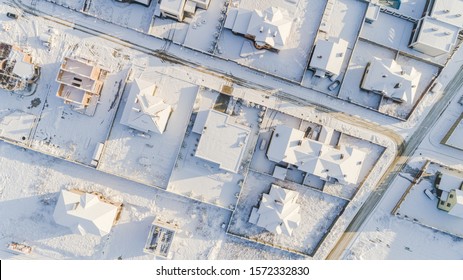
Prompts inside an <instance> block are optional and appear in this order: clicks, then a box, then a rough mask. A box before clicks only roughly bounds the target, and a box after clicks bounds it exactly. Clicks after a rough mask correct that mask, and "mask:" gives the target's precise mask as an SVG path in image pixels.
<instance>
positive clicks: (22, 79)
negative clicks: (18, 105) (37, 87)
mask: <svg viewBox="0 0 463 280" xmlns="http://www.w3.org/2000/svg"><path fill="white" fill-rule="evenodd" d="M39 77H40V67H39V66H37V65H36V64H34V63H33V62H32V56H31V55H30V54H27V53H24V52H23V51H22V50H21V49H20V48H18V47H16V46H12V45H9V44H5V43H0V89H5V90H8V91H21V90H26V89H27V88H28V86H30V85H32V84H33V83H35V82H36V81H37V80H38V79H39Z"/></svg>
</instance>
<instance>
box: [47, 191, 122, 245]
mask: <svg viewBox="0 0 463 280" xmlns="http://www.w3.org/2000/svg"><path fill="white" fill-rule="evenodd" d="M117 214H118V207H117V206H115V205H112V204H109V203H106V202H103V201H102V200H100V198H99V197H98V196H96V195H94V194H89V193H79V192H75V191H67V190H62V191H61V193H60V196H59V198H58V202H57V203H56V207H55V211H54V213H53V218H54V220H55V222H56V223H57V224H59V225H62V226H66V227H68V228H70V229H71V230H72V231H73V232H74V233H78V234H81V235H85V234H87V233H90V234H95V235H99V236H104V235H106V234H108V233H109V232H110V231H111V228H112V226H113V224H114V222H115V220H116V217H117Z"/></svg>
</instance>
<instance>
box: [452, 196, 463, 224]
mask: <svg viewBox="0 0 463 280" xmlns="http://www.w3.org/2000/svg"><path fill="white" fill-rule="evenodd" d="M455 196H456V202H455V204H454V205H453V206H452V209H450V211H449V214H450V215H453V216H456V217H459V218H463V191H462V190H455Z"/></svg>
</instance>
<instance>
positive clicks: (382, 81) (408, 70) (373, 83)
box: [360, 58, 421, 104]
mask: <svg viewBox="0 0 463 280" xmlns="http://www.w3.org/2000/svg"><path fill="white" fill-rule="evenodd" d="M420 79H421V73H420V72H418V71H417V70H416V69H415V68H414V67H411V66H404V65H400V64H398V63H397V62H396V61H395V60H393V59H388V58H383V59H379V58H374V59H373V60H372V61H371V62H370V63H368V65H367V67H366V68H365V73H364V76H363V79H362V82H361V84H360V87H361V88H362V89H364V90H367V91H371V92H374V93H378V94H381V95H384V96H385V97H387V98H390V99H393V100H395V101H397V102H405V103H409V104H413V101H414V100H415V96H416V91H417V88H418V84H419V82H420Z"/></svg>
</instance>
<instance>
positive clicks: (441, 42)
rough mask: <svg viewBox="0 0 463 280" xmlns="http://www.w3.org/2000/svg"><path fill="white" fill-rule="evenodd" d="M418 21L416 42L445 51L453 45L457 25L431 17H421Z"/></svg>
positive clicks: (455, 38)
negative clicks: (419, 24) (418, 29)
mask: <svg viewBox="0 0 463 280" xmlns="http://www.w3.org/2000/svg"><path fill="white" fill-rule="evenodd" d="M420 23H421V27H420V31H419V34H418V38H417V39H416V42H419V43H421V44H425V45H428V46H431V47H433V48H435V49H439V50H443V51H445V52H449V51H450V50H451V49H452V46H453V45H455V43H456V41H457V38H458V32H459V29H458V27H456V26H453V25H450V24H448V23H445V22H442V21H439V20H436V19H433V18H431V17H425V18H423V19H421V20H420Z"/></svg>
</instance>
